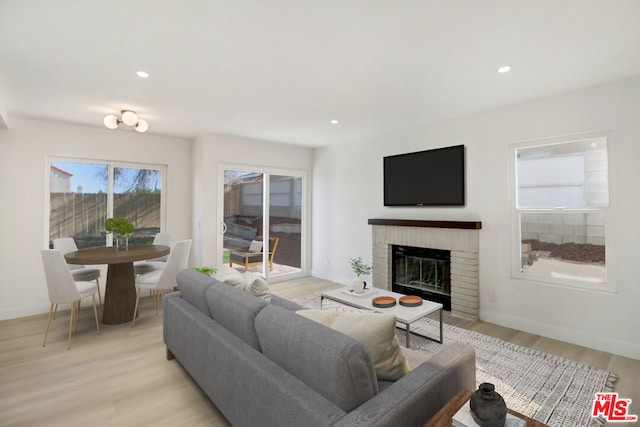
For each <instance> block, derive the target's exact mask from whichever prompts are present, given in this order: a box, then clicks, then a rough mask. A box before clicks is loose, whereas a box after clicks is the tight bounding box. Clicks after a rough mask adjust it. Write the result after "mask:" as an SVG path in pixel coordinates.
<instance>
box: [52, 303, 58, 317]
mask: <svg viewBox="0 0 640 427" xmlns="http://www.w3.org/2000/svg"><path fill="white" fill-rule="evenodd" d="M51 305H53V304H51ZM57 312H58V304H56V305H55V308H54V309H53V318H54V319H55V318H56V313H57Z"/></svg>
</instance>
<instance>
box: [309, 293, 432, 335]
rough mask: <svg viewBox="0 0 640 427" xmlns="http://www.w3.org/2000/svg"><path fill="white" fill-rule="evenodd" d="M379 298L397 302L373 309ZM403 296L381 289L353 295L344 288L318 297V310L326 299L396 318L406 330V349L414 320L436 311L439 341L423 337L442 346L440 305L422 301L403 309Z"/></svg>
mask: <svg viewBox="0 0 640 427" xmlns="http://www.w3.org/2000/svg"><path fill="white" fill-rule="evenodd" d="M381 296H390V297H394V298H395V299H396V301H397V303H396V305H394V306H393V307H389V308H380V307H374V306H373V304H372V303H371V301H372V300H373V299H374V298H376V297H381ZM403 296H404V295H403V294H399V293H396V292H390V291H385V290H382V289H377V288H373V289H370V290H368V291H365V293H363V294H361V295H358V294H355V293H353V292H352V291H351V290H350V288H349V287H347V286H344V287H341V288H338V289H334V290H332V291H326V292H323V293H322V294H321V295H320V308H322V301H323V300H324V299H325V298H326V299H329V300H332V301H335V302H339V303H342V304H346V305H349V306H351V307H356V308H361V309H365V310H372V311H375V312H377V313H389V314H393V315H395V316H396V320H397V321H398V322H399V323H402V324H404V325H405V330H406V334H407V335H406V347H407V348H409V340H410V336H411V334H410V330H409V329H410V325H411V324H412V323H413V322H415V321H416V320H419V319H422V318H423V317H425V316H427V315H429V314H431V313H435V312H436V311H438V312H439V314H440V339H435V338H431V337H427V336H425V338H427V339H429V340H431V341H435V342H439V343H440V344H442V304H439V303H437V302H432V301H426V300H422V304H421V305H419V306H417V307H405V306H403V305H400V302H399V301H400V297H403Z"/></svg>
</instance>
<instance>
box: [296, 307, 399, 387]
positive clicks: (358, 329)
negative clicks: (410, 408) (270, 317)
mask: <svg viewBox="0 0 640 427" xmlns="http://www.w3.org/2000/svg"><path fill="white" fill-rule="evenodd" d="M297 313H298V314H299V315H301V316H304V317H306V318H308V319H311V320H314V321H316V322H318V323H321V324H323V325H325V326H327V327H329V328H331V329H334V330H336V331H338V332H342V333H343V334H345V335H349V336H350V337H352V338H354V339H356V340H358V341H360V342H362V343H363V344H364V345H365V346H366V347H367V349H368V350H369V355H370V356H371V359H372V360H373V366H374V368H375V370H376V376H377V377H378V380H386V381H396V380H398V379H400V378H402V376H403V375H405V374H407V373H408V372H409V365H408V364H407V361H406V360H405V358H404V356H403V354H402V352H401V351H400V343H399V342H398V338H397V337H396V317H395V316H393V315H390V314H381V313H349V312H334V311H329V312H327V311H325V310H299V311H297Z"/></svg>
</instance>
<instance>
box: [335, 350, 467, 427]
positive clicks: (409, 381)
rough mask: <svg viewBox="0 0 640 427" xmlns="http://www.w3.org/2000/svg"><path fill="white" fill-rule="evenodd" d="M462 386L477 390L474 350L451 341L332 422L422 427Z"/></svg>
mask: <svg viewBox="0 0 640 427" xmlns="http://www.w3.org/2000/svg"><path fill="white" fill-rule="evenodd" d="M462 389H466V390H469V391H473V390H475V389H476V355H475V350H474V349H473V347H470V346H466V345H463V344H452V345H450V346H447V347H444V348H443V349H442V351H440V352H439V353H437V354H435V355H434V356H432V357H431V358H430V359H429V360H428V361H426V362H425V363H423V364H422V365H420V366H418V367H417V368H416V369H414V370H413V371H411V372H410V373H409V374H407V375H405V376H404V377H402V378H401V379H399V380H398V381H396V382H395V383H394V384H392V385H390V386H389V387H387V388H386V389H384V391H382V392H381V393H379V394H377V395H376V396H374V397H373V398H371V399H369V400H368V401H367V402H365V403H363V404H362V405H360V406H359V407H358V408H356V409H355V410H353V411H351V412H350V413H349V414H347V415H346V416H345V417H344V418H342V419H341V420H340V421H339V422H338V423H337V424H335V425H336V426H353V427H355V426H363V427H364V426H367V427H372V426H377V427H382V426H389V427H392V426H393V427H396V426H401V425H402V426H422V425H423V424H424V423H426V422H427V421H428V420H429V419H430V418H431V417H433V416H434V415H435V414H436V413H437V412H438V411H439V410H440V409H441V408H442V407H443V406H445V405H446V404H447V402H449V400H451V398H453V396H455V395H456V394H457V393H458V392H459V391H460V390H462Z"/></svg>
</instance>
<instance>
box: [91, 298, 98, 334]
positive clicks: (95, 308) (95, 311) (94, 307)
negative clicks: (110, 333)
mask: <svg viewBox="0 0 640 427" xmlns="http://www.w3.org/2000/svg"><path fill="white" fill-rule="evenodd" d="M91 298H93V314H94V315H95V316H96V329H97V330H98V335H100V322H99V321H98V309H97V307H96V296H95V295H91Z"/></svg>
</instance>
